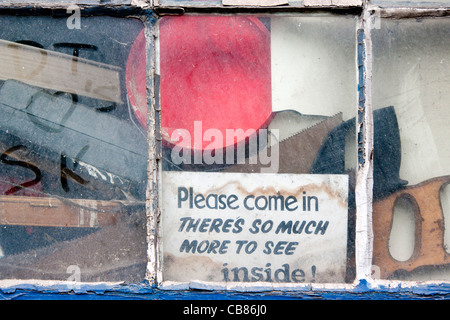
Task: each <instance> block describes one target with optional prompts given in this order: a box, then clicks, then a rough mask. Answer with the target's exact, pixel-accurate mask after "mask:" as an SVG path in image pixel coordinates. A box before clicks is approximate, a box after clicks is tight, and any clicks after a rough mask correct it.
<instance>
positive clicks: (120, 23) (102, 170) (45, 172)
mask: <svg viewBox="0 0 450 320" xmlns="http://www.w3.org/2000/svg"><path fill="white" fill-rule="evenodd" d="M0 21H1V23H2V25H8V28H2V30H0V52H1V56H2V60H1V62H0V79H1V81H0V152H1V154H0V192H1V195H0V198H1V199H0V212H1V216H0V248H1V255H2V256H1V258H0V278H1V279H9V278H15V279H51V280H67V279H71V280H74V279H75V280H77V281H82V282H84V281H140V280H142V279H143V278H144V275H145V265H146V258H145V251H146V244H145V228H144V226H145V211H144V207H145V206H144V201H145V196H144V195H145V186H146V159H147V155H146V150H147V147H146V139H145V128H144V127H143V126H142V125H141V124H140V123H139V121H138V120H137V117H136V115H135V114H134V112H133V109H132V108H131V104H130V102H129V100H130V99H129V95H130V94H132V92H131V90H127V89H128V88H130V84H132V80H129V81H128V86H127V83H126V79H127V77H126V75H130V76H132V75H133V74H134V73H133V72H132V70H130V69H129V68H128V69H127V66H128V65H132V63H129V60H130V59H132V58H133V56H132V55H130V49H131V48H132V45H133V42H134V40H135V39H136V37H137V35H138V34H139V32H141V30H142V25H141V23H139V22H138V21H137V20H133V19H116V18H105V17H90V18H84V17H82V18H81V26H82V28H81V30H77V29H70V28H68V26H67V24H66V19H55V18H50V17H8V16H3V17H1V18H0ZM74 272H76V277H75V278H74V277H73V275H74Z"/></svg>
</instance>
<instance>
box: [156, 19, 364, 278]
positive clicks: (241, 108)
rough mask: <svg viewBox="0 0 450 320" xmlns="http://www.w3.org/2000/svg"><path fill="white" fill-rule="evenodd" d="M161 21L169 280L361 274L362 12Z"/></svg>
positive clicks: (165, 261)
mask: <svg viewBox="0 0 450 320" xmlns="http://www.w3.org/2000/svg"><path fill="white" fill-rule="evenodd" d="M159 30H160V36H159V38H158V40H159V43H158V50H159V53H160V55H159V61H158V65H157V73H158V75H160V77H159V82H158V83H159V87H160V104H161V127H162V128H161V130H162V132H161V133H162V141H163V143H162V151H163V152H162V155H163V163H162V167H163V174H162V186H163V187H162V200H161V207H162V210H163V216H162V238H163V240H162V252H163V279H164V280H172V281H182V282H184V281H192V280H205V281H225V282H241V281H243V282H261V281H266V282H267V281H268V282H290V283H297V282H306V283H307V282H322V283H323V282H345V281H352V280H353V277H354V274H353V272H354V266H353V250H354V248H353V214H354V172H355V163H356V161H355V160H354V159H355V157H356V150H355V143H356V137H355V134H354V133H355V128H356V123H355V113H356V107H355V106H356V90H355V88H356V87H357V86H356V73H355V63H356V56H355V53H356V43H355V30H356V29H355V19H354V18H353V17H351V16H331V15H324V16H308V17H306V16H296V17H290V16H289V17H288V16H277V17H270V18H269V17H256V16H183V17H164V18H162V19H161V21H160V25H159ZM351 152H354V154H353V155H349V154H348V153H351ZM333 210H335V211H334V212H333V213H334V214H331V212H332V211H333Z"/></svg>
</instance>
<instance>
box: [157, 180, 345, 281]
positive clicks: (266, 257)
mask: <svg viewBox="0 0 450 320" xmlns="http://www.w3.org/2000/svg"><path fill="white" fill-rule="evenodd" d="M162 186H163V187H162V202H161V208H162V220H161V222H162V234H161V236H162V244H161V246H162V247H161V249H162V252H163V277H164V280H171V281H182V282H183V281H192V280H203V281H227V282H228V281H231V282H262V281H264V282H292V283H300V282H321V283H323V282H344V279H345V267H346V261H347V256H346V253H347V215H348V203H347V199H348V176H346V175H307V174H306V175H291V174H270V173H267V174H261V173H254V174H252V173H251V174H244V173H204V172H163V174H162Z"/></svg>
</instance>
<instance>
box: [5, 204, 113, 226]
mask: <svg viewBox="0 0 450 320" xmlns="http://www.w3.org/2000/svg"><path fill="white" fill-rule="evenodd" d="M120 206H121V203H120V202H112V201H99V200H85V199H68V200H67V201H65V200H64V201H63V200H59V199H57V198H52V197H42V198H37V197H19V196H0V224H2V225H23V226H48V227H87V228H96V227H104V226H108V225H114V224H116V223H117V221H118V220H119V219H120V217H119V215H120V212H121V210H120Z"/></svg>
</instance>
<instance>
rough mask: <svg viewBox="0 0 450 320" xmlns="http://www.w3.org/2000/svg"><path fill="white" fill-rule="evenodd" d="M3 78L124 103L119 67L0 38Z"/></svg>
mask: <svg viewBox="0 0 450 320" xmlns="http://www.w3.org/2000/svg"><path fill="white" fill-rule="evenodd" d="M0 56H1V57H2V58H1V59H0V79H1V80H9V79H14V80H18V81H21V82H24V83H27V84H29V85H33V86H37V87H41V88H46V89H52V90H57V91H63V92H68V93H73V94H77V95H82V96H87V97H91V98H95V99H100V100H106V101H112V102H117V103H121V102H122V100H121V92H120V78H119V71H120V68H118V67H115V66H111V65H107V64H103V63H98V62H95V61H91V60H87V59H82V58H78V57H74V56H71V55H67V54H63V53H59V52H55V51H49V50H44V49H40V48H36V47H32V46H27V45H23V44H20V43H16V42H11V41H6V40H1V39H0Z"/></svg>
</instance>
